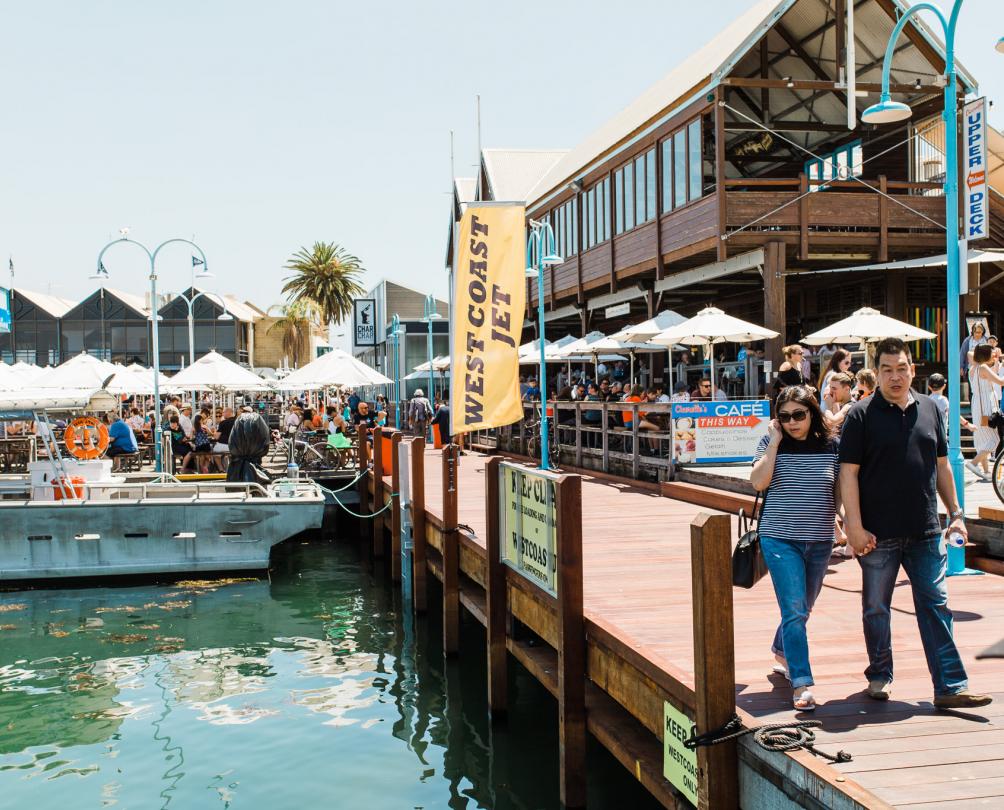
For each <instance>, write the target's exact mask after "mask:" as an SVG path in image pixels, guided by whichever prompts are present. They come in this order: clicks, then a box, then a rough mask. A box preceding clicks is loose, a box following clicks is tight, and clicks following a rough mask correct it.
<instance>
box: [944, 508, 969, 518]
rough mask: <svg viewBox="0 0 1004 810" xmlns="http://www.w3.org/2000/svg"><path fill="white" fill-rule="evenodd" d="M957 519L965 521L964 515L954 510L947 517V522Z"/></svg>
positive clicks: (958, 510)
mask: <svg viewBox="0 0 1004 810" xmlns="http://www.w3.org/2000/svg"><path fill="white" fill-rule="evenodd" d="M959 518H961V519H962V520H965V519H966V513H965V512H963V511H962V510H961V509H956V510H955V511H954V512H951V513H950V514H949V515H948V519H949V520H958V519H959Z"/></svg>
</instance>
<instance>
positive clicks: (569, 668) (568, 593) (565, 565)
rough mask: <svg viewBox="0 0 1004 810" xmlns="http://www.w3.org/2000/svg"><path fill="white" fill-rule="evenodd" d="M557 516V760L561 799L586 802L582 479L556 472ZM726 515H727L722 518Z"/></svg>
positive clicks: (568, 805)
mask: <svg viewBox="0 0 1004 810" xmlns="http://www.w3.org/2000/svg"><path fill="white" fill-rule="evenodd" d="M555 495H556V498H555V501H556V503H555V513H556V516H557V518H558V531H559V532H560V534H559V536H558V538H557V541H558V542H557V544H556V545H557V549H556V553H557V555H558V559H557V564H558V565H557V569H558V570H557V573H558V577H557V585H558V746H559V749H558V764H559V771H560V773H559V779H560V783H559V789H560V798H561V804H562V806H563V807H566V808H577V807H585V806H586V627H585V621H584V619H583V615H582V479H581V478H580V477H579V476H577V475H563V476H561V477H560V478H559V479H558V481H557V483H556V486H555ZM726 520H728V518H726Z"/></svg>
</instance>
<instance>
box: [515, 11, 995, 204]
mask: <svg viewBox="0 0 1004 810" xmlns="http://www.w3.org/2000/svg"><path fill="white" fill-rule="evenodd" d="M890 2H892V3H893V4H894V5H895V6H896V7H898V8H899V9H901V10H906V9H908V8H909V7H910V4H909V3H907V2H904V0H890ZM856 9H857V10H856V11H855V41H856V42H857V43H858V45H859V50H858V56H857V60H856V61H857V63H858V64H859V65H864V64H866V63H867V60H868V56H867V54H869V53H871V54H876V53H877V54H879V56H881V54H882V53H883V52H884V49H885V43H886V41H887V39H888V34H889V32H890V31H891V29H892V25H893V23H892V21H891V20H890V18H889V16H888V14H886V13H885V11H884V10H882V9H881V8H880V7H879V6H878V5H877V3H874V2H873V3H864V4H862V5H861V6H860V7H859V6H856ZM831 14H832V12H831V11H830V10H829V6H828V4H827V3H825V2H824V3H820V2H818V0H759V2H757V3H755V4H754V5H753V6H751V7H750V8H749V9H748V10H747V11H746V12H745V13H743V14H741V15H739V16H738V17H736V18H735V20H733V22H732V23H730V24H729V25H727V26H726V27H725V28H724V29H722V31H720V32H719V33H718V35H717V36H715V38H714V39H712V40H711V41H710V42H708V43H707V44H706V45H704V46H703V47H702V48H700V49H699V50H697V51H696V52H695V53H693V54H692V55H691V56H689V57H687V58H686V59H685V60H684V61H683V62H681V63H680V64H679V65H677V67H676V68H674V69H673V70H672V71H670V72H669V73H668V74H667V75H666V76H664V77H663V78H662V79H660V80H659V81H658V82H656V83H655V84H654V85H652V86H651V87H650V88H649V89H648V90H646V91H645V92H644V93H642V95H641V96H639V97H638V98H637V99H635V100H634V101H633V102H631V103H630V104H629V105H628V106H627V107H625V108H624V109H623V110H621V111H620V112H619V113H618V114H617V115H615V116H614V117H613V118H611V119H610V120H608V121H607V122H606V123H604V124H603V125H602V126H600V127H599V129H597V130H595V131H594V132H593V133H592V134H590V135H589V136H588V137H587V138H586V139H585V140H584V141H582V142H581V143H580V144H578V145H577V146H576V147H575V148H574V149H572V150H571V151H570V152H568V154H567V155H565V156H564V157H563V158H562V159H561V160H560V161H559V162H557V163H556V165H554V166H553V167H552V168H551V169H550V170H549V171H548V172H547V173H546V174H545V175H543V176H542V177H541V178H540V180H539V182H536V183H534V185H533V188H531V189H530V190H529V191H528V194H527V197H526V200H527V202H528V203H529V207H531V208H532V207H534V206H535V205H537V204H539V203H540V202H542V201H544V200H545V199H546V198H547V197H549V196H551V194H552V193H553V192H554V191H555V190H556V189H559V188H561V187H562V186H564V185H565V184H567V183H569V182H571V181H572V180H574V179H575V178H576V177H579V176H581V175H583V174H585V173H587V172H588V171H590V170H591V169H592V168H593V167H594V166H595V165H597V164H599V163H600V162H601V161H602V160H606V159H608V158H609V157H610V156H612V155H616V154H617V153H618V152H620V151H621V150H623V149H625V148H626V147H628V146H630V145H631V144H633V143H634V142H635V141H637V140H638V139H640V138H641V137H643V136H644V135H646V134H648V133H649V132H651V131H652V130H654V129H655V128H656V127H658V126H659V125H661V124H662V123H663V122H664V121H666V120H667V119H668V118H670V117H671V116H672V115H673V114H674V113H675V112H676V111H677V110H679V109H681V108H683V107H685V106H686V105H688V104H690V103H692V102H693V101H695V100H697V99H699V98H700V97H701V96H703V95H706V94H707V93H708V92H709V91H711V90H713V89H714V88H715V87H716V86H717V85H718V84H719V83H720V82H721V80H722V79H723V78H725V77H726V76H727V75H728V74H729V73H731V72H732V70H733V69H734V68H735V67H736V66H737V64H738V63H739V61H740V60H741V59H742V58H743V56H745V55H746V54H747V53H748V52H749V51H750V49H751V48H752V47H753V46H754V45H755V44H756V43H757V42H758V41H759V40H760V39H761V37H762V36H763V35H764V34H765V33H766V32H768V31H769V30H770V29H771V28H772V27H774V26H775V25H776V24H777V23H778V22H779V21H780V19H781V18H782V17H784V18H785V24H786V26H787V27H788V28H789V29H790V30H791V33H792V34H794V35H795V36H796V37H799V36H800V35H804V34H807V33H809V32H810V31H812V30H814V29H817V28H818V26H819V24H820V23H821V22H823V21H825V20H827V19H828V18H829V15H831ZM910 24H912V25H913V26H914V27H915V28H916V29H917V30H918V31H919V32H920V34H921V36H922V37H924V39H926V40H927V41H928V43H929V44H930V45H931V46H932V47H933V48H934V49H935V50H936V51H937V52H938V53H939V54H941V55H944V52H945V48H944V45H943V43H942V42H941V41H940V39H939V38H938V37H937V36H936V35H935V34H934V33H933V31H932V30H931V29H930V28H929V27H928V26H927V25H926V24H924V22H923V21H922V20H921V19H920V18H919V17H918V16H916V15H914V16H912V17H911V18H910ZM822 36H823V37H826V36H831V37H832V36H835V34H834V33H833V31H832V30H831V31H829V32H828V33H824V34H822ZM906 42H907V39H906V35H905V34H904V36H903V37H902V38H901V39H900V43H899V44H900V45H903V44H905V43H906ZM913 51H914V53H916V50H915V49H913ZM918 56H919V55H918ZM792 58H793V59H794V57H792ZM904 59H909V60H910V62H909V63H907V62H904ZM916 61H917V60H916V59H911V58H910V54H909V53H907V54H903V53H897V55H896V57H895V61H894V62H893V70H892V74H893V81H899V82H907V81H909V82H912V81H913V79H914V78H916V72H915V70H916V68H917V66H918V65H917V64H916ZM925 65H926V63H925ZM881 69H882V66H881V61H879V63H878V64H877V65H874V66H872V67H871V68H870V69H869V70H868V71H861V69H860V68H859V70H858V80H859V81H878V76H879V74H880V73H881ZM956 69H957V72H958V75H959V80H960V82H961V83H962V84H963V85H964V86H966V87H968V88H969V89H975V88H976V81H975V79H973V77H972V76H971V74H969V73H968V72H967V71H966V70H965V68H963V67H962V66H961V65H960V64H959V63H958V61H956ZM899 71H903V75H901V76H897V73H898V72H899ZM926 72H928V73H932V72H933V71H931V70H930V68H929V67H928V68H927V69H926ZM804 73H805V67H804V66H797V67H795V68H791V70H790V71H789V73H787V74H785V73H781V74H780V75H794V76H797V75H800V74H801V75H804ZM782 95H783V93H782V91H774V92H772V97H776V96H782ZM792 95H794V94H792ZM796 98H797V97H796ZM865 101H866V99H859V100H858V103H859V104H861V103H863V102H865ZM868 103H871V102H870V101H869V102H868ZM817 111H818V110H817Z"/></svg>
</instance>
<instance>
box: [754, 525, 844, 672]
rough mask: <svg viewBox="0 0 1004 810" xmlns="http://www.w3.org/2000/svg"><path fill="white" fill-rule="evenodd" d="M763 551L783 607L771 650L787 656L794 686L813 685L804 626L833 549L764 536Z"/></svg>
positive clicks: (819, 588)
mask: <svg viewBox="0 0 1004 810" xmlns="http://www.w3.org/2000/svg"><path fill="white" fill-rule="evenodd" d="M760 551H761V552H762V553H763V558H764V561H765V562H766V563H767V569H768V570H769V571H770V579H771V582H773V583H774V595H775V596H776V597H777V605H778V607H779V608H781V624H780V625H779V626H778V628H777V632H776V633H775V634H774V643H773V644H772V645H771V651H772V652H774V653H775V654H776V655H782V656H784V658H785V660H786V661H787V662H788V678H789V680H791V685H792V686H794V687H799V686H812V684H813V683H814V681H813V680H812V668H811V667H810V666H809V640H808V638H807V637H806V635H805V624H806V622H807V621H808V620H809V614H810V613H811V612H812V606H813V605H814V604H815V603H816V597H817V596H819V591H820V590H821V589H822V587H823V577H825V576H826V566H827V564H828V563H829V561H830V554H831V553H832V551H833V546H832V544H831V543H820V542H801V541H798V540H782V539H778V538H774V537H761V538H760Z"/></svg>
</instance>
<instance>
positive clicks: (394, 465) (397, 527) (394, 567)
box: [388, 430, 401, 582]
mask: <svg viewBox="0 0 1004 810" xmlns="http://www.w3.org/2000/svg"><path fill="white" fill-rule="evenodd" d="M388 432H389V433H390V459H391V461H390V469H391V475H390V492H391V495H390V502H391V507H390V578H391V581H392V582H400V581H401V499H400V496H399V493H400V492H401V461H400V459H399V458H398V448H399V447H400V445H401V431H400V430H391V431H388Z"/></svg>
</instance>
